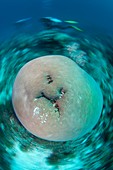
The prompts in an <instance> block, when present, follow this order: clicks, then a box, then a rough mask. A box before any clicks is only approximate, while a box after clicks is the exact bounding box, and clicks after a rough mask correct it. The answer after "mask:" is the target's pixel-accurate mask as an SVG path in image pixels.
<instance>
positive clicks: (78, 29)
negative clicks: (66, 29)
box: [71, 25, 83, 32]
mask: <svg viewBox="0 0 113 170" xmlns="http://www.w3.org/2000/svg"><path fill="white" fill-rule="evenodd" d="M71 27H72V28H74V29H76V30H77V31H81V32H82V31H83V30H82V29H80V28H78V27H76V26H73V25H71Z"/></svg>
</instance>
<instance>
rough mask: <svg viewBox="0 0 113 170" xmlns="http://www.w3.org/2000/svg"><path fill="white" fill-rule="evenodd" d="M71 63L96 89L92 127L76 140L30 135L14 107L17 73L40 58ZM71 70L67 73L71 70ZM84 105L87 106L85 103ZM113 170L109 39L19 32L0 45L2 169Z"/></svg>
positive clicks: (111, 43)
mask: <svg viewBox="0 0 113 170" xmlns="http://www.w3.org/2000/svg"><path fill="white" fill-rule="evenodd" d="M49 54H51V55H52V54H54V55H56V54H57V55H64V56H66V57H69V58H71V59H72V60H73V61H74V62H76V63H77V64H78V65H79V66H80V67H81V68H82V69H84V70H85V71H86V72H87V73H89V74H90V75H91V76H92V77H93V78H94V79H95V80H96V82H97V83H98V84H99V86H100V88H101V90H102V94H103V99H104V104H103V109H102V114H101V117H100V119H99V122H98V123H97V125H96V126H95V128H94V129H93V130H92V131H91V132H90V133H88V134H86V135H85V136H84V137H82V138H81V139H79V140H76V141H68V142H50V141H45V140H42V139H39V138H37V137H35V136H33V135H32V134H30V133H29V132H28V131H27V130H26V129H25V128H24V127H23V126H22V125H21V123H20V122H19V121H18V119H17V117H16V115H15V113H14V110H13V107H12V101H11V99H12V87H13V83H14V80H15V77H16V75H17V73H18V71H19V70H20V69H21V68H22V66H23V65H25V64H26V63H27V62H28V61H30V60H32V59H34V58H37V57H40V56H43V55H49ZM70 69H71V68H70ZM84 102H85V101H84ZM45 169H46V170H113V39H112V37H109V36H105V37H101V36H95V37H91V36H88V35H86V34H85V33H82V34H81V35H80V34H77V33H75V34H74V33H73V34H69V33H66V32H65V33H64V32H61V31H58V30H49V31H46V30H43V31H41V32H37V33H33V34H32V33H23V34H22V33H21V34H17V35H15V36H12V37H11V38H9V39H8V40H7V41H3V42H1V44H0V170H45Z"/></svg>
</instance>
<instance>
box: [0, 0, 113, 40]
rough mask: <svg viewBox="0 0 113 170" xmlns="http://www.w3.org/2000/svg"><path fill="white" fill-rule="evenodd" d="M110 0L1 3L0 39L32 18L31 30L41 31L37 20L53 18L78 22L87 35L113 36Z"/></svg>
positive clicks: (42, 0) (1, 1)
mask: <svg viewBox="0 0 113 170" xmlns="http://www.w3.org/2000/svg"><path fill="white" fill-rule="evenodd" d="M112 8H113V1H112V0H109V1H108V0H99V1H98V0H86V1H83V0H65V1H64V0H16V1H15V0H0V37H1V38H7V37H8V36H10V35H11V34H13V33H14V31H15V28H14V25H13V23H14V22H15V21H17V20H19V19H22V18H27V17H32V28H31V29H32V30H40V27H41V25H40V23H39V21H38V20H39V19H40V17H43V16H52V17H56V18H60V19H62V20H65V19H66V20H70V19H71V20H72V19H73V20H77V21H78V22H79V24H80V26H82V28H83V29H84V30H85V31H86V32H89V33H94V32H96V33H97V32H99V33H105V34H110V35H111V34H113V10H112Z"/></svg>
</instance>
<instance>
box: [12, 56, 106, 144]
mask: <svg viewBox="0 0 113 170" xmlns="http://www.w3.org/2000/svg"><path fill="white" fill-rule="evenodd" d="M12 102H13V107H14V110H15V112H16V115H17V117H18V118H19V120H20V121H21V123H22V124H23V126H24V127H25V128H26V129H27V130H28V131H30V132H31V133H32V134H34V135H35V136H37V137H40V138H43V139H46V140H51V141H68V140H73V139H78V138H80V137H82V136H83V135H85V134H86V133H87V132H90V131H91V130H92V128H93V127H94V126H95V125H96V123H97V121H98V120H99V117H100V114H101V110H102V105H103V97H102V93H101V90H100V88H99V86H98V84H97V83H96V82H95V80H94V79H93V78H92V77H91V76H90V75H89V74H87V73H86V72H85V71H83V70H82V69H81V68H80V67H79V66H78V65H77V64H76V63H75V62H74V61H72V60H71V59H69V58H67V57H64V56H59V55H55V56H54V55H53V56H43V57H39V58H37V59H34V60H31V61H30V62H28V63H27V64H26V65H25V66H24V67H23V68H22V69H21V70H20V71H19V73H18V75H17V77H16V80H15V82H14V87H13V95H12Z"/></svg>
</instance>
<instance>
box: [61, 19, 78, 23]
mask: <svg viewBox="0 0 113 170" xmlns="http://www.w3.org/2000/svg"><path fill="white" fill-rule="evenodd" d="M64 22H67V23H69V24H78V22H77V21H73V20H67V21H64Z"/></svg>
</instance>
